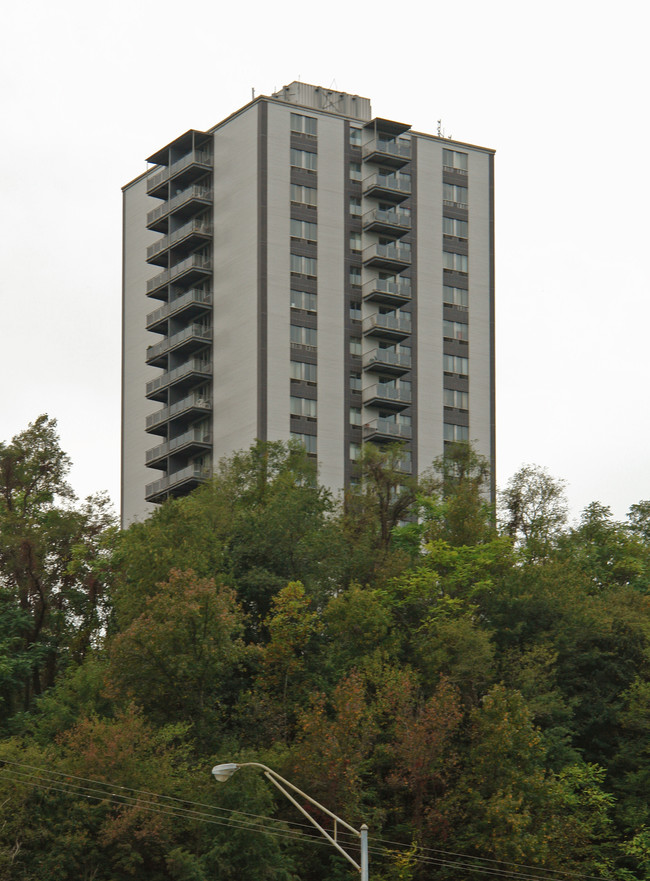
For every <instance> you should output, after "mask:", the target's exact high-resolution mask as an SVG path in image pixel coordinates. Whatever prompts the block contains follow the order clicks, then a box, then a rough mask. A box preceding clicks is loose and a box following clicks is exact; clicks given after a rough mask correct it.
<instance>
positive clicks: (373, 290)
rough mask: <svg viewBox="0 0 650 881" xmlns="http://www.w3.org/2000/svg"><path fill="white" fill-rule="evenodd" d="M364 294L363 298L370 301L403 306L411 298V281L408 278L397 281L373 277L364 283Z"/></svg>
mask: <svg viewBox="0 0 650 881" xmlns="http://www.w3.org/2000/svg"><path fill="white" fill-rule="evenodd" d="M362 294H363V299H364V300H367V301H368V302H370V303H384V304H386V305H392V306H401V305H403V304H404V303H408V302H409V301H410V300H411V282H410V280H409V279H408V278H403V279H398V280H397V281H390V280H389V279H385V278H373V279H371V280H370V281H367V282H366V283H365V284H364V286H363V290H362Z"/></svg>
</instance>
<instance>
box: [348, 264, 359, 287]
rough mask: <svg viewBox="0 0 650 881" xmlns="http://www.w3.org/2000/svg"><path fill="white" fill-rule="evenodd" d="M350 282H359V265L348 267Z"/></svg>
mask: <svg viewBox="0 0 650 881" xmlns="http://www.w3.org/2000/svg"><path fill="white" fill-rule="evenodd" d="M350 284H357V285H360V284H361V267H360V266H351V267H350Z"/></svg>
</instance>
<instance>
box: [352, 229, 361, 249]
mask: <svg viewBox="0 0 650 881" xmlns="http://www.w3.org/2000/svg"><path fill="white" fill-rule="evenodd" d="M350 250H351V251H354V252H355V253H361V233H360V232H351V233H350Z"/></svg>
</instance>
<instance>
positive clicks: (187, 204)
mask: <svg viewBox="0 0 650 881" xmlns="http://www.w3.org/2000/svg"><path fill="white" fill-rule="evenodd" d="M211 203H212V190H211V189H210V187H205V186H203V185H201V184H193V185H192V186H191V187H188V188H187V189H186V190H183V191H182V192H181V193H177V195H175V196H174V197H173V198H172V199H170V200H169V201H168V202H163V203H162V205H158V207H157V208H154V209H153V210H152V211H149V213H148V214H147V229H151V230H154V232H164V233H166V232H167V226H168V218H169V216H170V214H176V213H177V212H178V213H180V214H184V213H187V214H191V213H192V212H193V211H194V212H196V211H198V210H199V209H200V208H202V207H206V206H207V205H210V204H211Z"/></svg>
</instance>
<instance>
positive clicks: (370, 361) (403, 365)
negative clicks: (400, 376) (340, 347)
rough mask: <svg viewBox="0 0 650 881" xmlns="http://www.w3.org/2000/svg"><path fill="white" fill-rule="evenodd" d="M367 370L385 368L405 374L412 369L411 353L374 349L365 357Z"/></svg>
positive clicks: (364, 361) (364, 363)
mask: <svg viewBox="0 0 650 881" xmlns="http://www.w3.org/2000/svg"><path fill="white" fill-rule="evenodd" d="M363 366H364V369H365V370H376V369H377V368H385V369H387V370H388V371H389V372H396V373H404V372H406V371H407V370H410V369H411V353H410V351H409V352H401V351H396V350H395V349H373V350H372V351H371V352H366V353H365V355H364V356H363Z"/></svg>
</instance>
